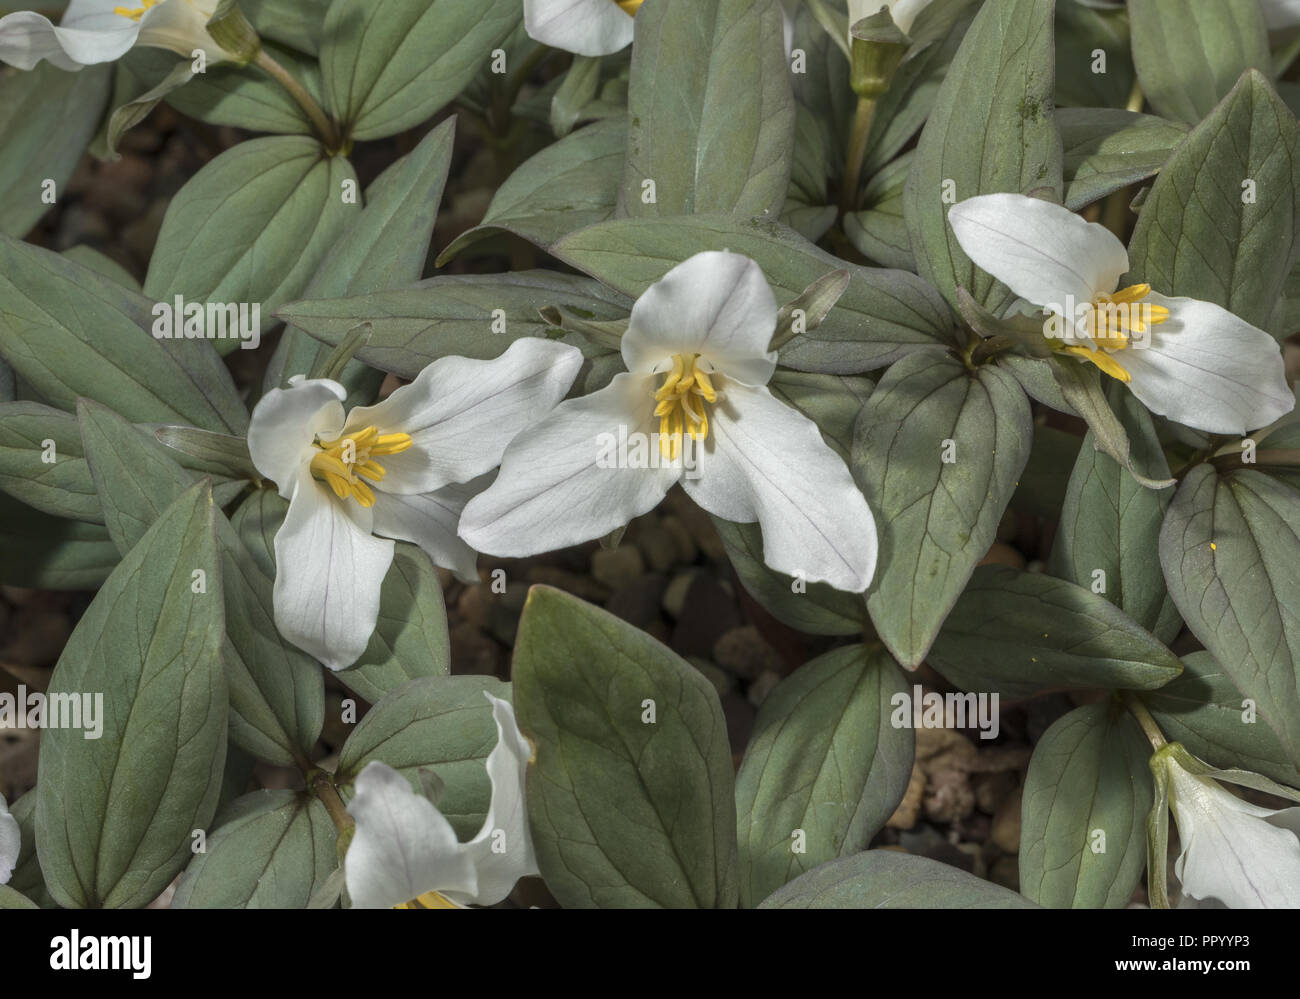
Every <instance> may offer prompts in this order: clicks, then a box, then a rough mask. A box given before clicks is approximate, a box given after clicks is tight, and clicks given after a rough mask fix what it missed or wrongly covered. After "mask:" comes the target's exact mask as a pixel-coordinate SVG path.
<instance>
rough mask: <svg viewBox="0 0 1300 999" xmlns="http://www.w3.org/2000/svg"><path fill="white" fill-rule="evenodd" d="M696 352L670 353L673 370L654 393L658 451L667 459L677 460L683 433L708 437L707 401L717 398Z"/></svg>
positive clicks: (696, 436) (701, 437) (699, 438)
mask: <svg viewBox="0 0 1300 999" xmlns="http://www.w3.org/2000/svg"><path fill="white" fill-rule="evenodd" d="M699 359H700V355H699V354H691V355H690V356H689V357H687V356H686V355H685V354H674V355H673V367H672V370H671V371H669V372H668V374H667V375H666V376H665V377H664V383H663V384H662V385H661V386H659V391H657V392H656V393H655V394H654V399H655V402H656V403H657V405H656V406H655V416H657V417H659V453H660V454H662V455H663V456H664V457H665V458H667V459H668V460H669V461H676V460H677V456H678V454H680V453H681V447H682V434H683V433H685V434H689V435H690V437H691V439H692V440H696V441H702V440H705V439H706V438H707V437H708V436H709V411H708V408H707V405H706V404H707V403H714V402H717V401H718V392H717V390H716V389H715V388H714V387H713V380H712V379H711V378H710V377H709V375H708V373H707V372H706V371H704V370H703V369H702V368H701V367H700V366H699Z"/></svg>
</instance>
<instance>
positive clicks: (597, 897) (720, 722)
mask: <svg viewBox="0 0 1300 999" xmlns="http://www.w3.org/2000/svg"><path fill="white" fill-rule="evenodd" d="M513 672H514V683H515V709H516V711H517V712H518V716H519V726H520V728H521V729H522V731H523V732H524V734H525V735H527V736H528V738H529V739H530V740H531V742H532V743H533V745H534V746H535V747H536V749H535V754H534V762H533V763H531V764H530V765H529V768H528V816H529V823H530V825H531V828H532V834H533V842H534V844H535V846H536V849H537V862H538V866H539V867H540V868H541V872H542V877H543V878H545V879H546V885H547V887H548V888H549V889H550V890H551V893H552V894H553V895H554V896H555V898H556V899H557V900H558V901H559V902H560V904H561V905H563V906H564V907H565V908H570V909H572V908H591V907H597V908H627V907H635V908H643V907H649V908H654V907H663V908H720V909H730V908H734V907H735V905H736V900H737V894H736V892H737V885H736V877H737V874H736V839H735V836H736V803H735V798H734V793H733V777H732V764H731V750H730V748H729V746H728V743H727V726H726V722H725V720H724V719H723V717H722V706H721V705H720V704H719V702H718V695H717V693H716V692H715V691H714V689H713V686H712V684H710V683H709V681H708V680H706V679H705V678H704V676H703V675H702V674H700V673H699V672H697V671H696V670H695V669H694V668H693V667H691V666H690V665H689V664H687V663H686V662H684V661H683V660H682V659H680V658H678V656H677V655H676V654H675V653H673V652H672V651H671V650H669V649H668V648H667V647H666V646H664V645H661V644H660V643H659V642H657V641H655V640H654V639H653V638H651V637H650V636H649V635H647V634H645V633H644V632H642V631H640V630H638V629H636V628H634V627H632V626H631V625H629V624H627V623H625V622H623V621H621V620H619V619H618V618H616V617H614V616H613V615H612V614H609V613H607V612H605V611H603V610H600V609H598V608H596V607H592V606H591V605H590V604H586V603H583V602H582V601H581V600H579V599H577V598H576V597H571V596H569V595H567V594H565V593H562V592H560V591H559V590H553V589H550V588H549V587H545V586H534V587H533V588H532V589H531V590H530V591H529V594H528V601H527V603H526V604H525V605H524V613H523V618H522V620H521V621H520V624H519V635H518V639H517V641H516V644H515V656H514V670H513ZM651 711H653V721H643V719H647V718H650V715H649V712H651Z"/></svg>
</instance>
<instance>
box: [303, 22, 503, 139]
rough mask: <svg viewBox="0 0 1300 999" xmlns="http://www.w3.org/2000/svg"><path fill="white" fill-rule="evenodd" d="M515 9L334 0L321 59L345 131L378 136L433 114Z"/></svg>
mask: <svg viewBox="0 0 1300 999" xmlns="http://www.w3.org/2000/svg"><path fill="white" fill-rule="evenodd" d="M522 13H523V9H522V7H521V6H520V4H519V3H518V2H517V0H334V2H333V3H332V4H330V9H329V13H328V14H327V15H326V17H325V35H324V40H323V42H322V44H321V52H320V61H321V71H322V73H323V74H324V77H325V93H326V96H327V98H328V100H329V103H330V106H331V107H332V108H333V110H334V111H335V113H336V115H337V116H338V117H339V119H340V120H341V122H342V124H343V129H344V133H345V134H347V135H349V136H351V138H353V139H354V140H357V141H362V140H369V139H382V138H384V137H385V136H388V135H396V134H397V133H398V132H404V131H406V130H407V129H408V128H412V127H413V126H415V125H418V124H420V123H421V122H423V121H426V120H427V119H429V118H432V117H433V115H434V113H435V112H436V111H437V110H438V109H439V108H441V107H442V106H443V105H444V104H446V103H448V102H449V101H450V100H451V99H452V98H453V97H455V96H456V95H457V94H459V93H460V92H461V91H462V90H463V89H464V88H465V86H466V85H467V84H468V83H469V82H470V81H471V80H473V79H474V77H475V75H476V74H477V73H478V71H479V69H480V67H481V66H483V65H484V64H485V63H486V62H487V61H488V59H489V56H490V53H491V52H492V50H493V49H495V48H496V47H497V46H498V45H499V44H500V43H501V42H503V41H505V39H506V37H507V36H508V35H509V34H510V32H511V31H513V30H514V28H515V26H516V25H517V24H518V23H519V19H520V17H521V15H522Z"/></svg>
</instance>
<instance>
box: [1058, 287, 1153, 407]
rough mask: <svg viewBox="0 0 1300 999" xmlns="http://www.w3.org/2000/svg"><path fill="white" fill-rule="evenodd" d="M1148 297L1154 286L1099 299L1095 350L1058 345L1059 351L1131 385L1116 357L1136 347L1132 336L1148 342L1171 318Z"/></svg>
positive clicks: (1093, 318) (1094, 321) (1094, 322)
mask: <svg viewBox="0 0 1300 999" xmlns="http://www.w3.org/2000/svg"><path fill="white" fill-rule="evenodd" d="M1149 294H1151V285H1149V284H1134V285H1130V286H1129V287H1127V288H1120V289H1119V290H1118V291H1114V292H1111V293H1110V294H1109V295H1099V296H1097V299H1096V300H1095V301H1094V302H1093V303H1092V313H1091V317H1090V318H1091V326H1092V331H1091V332H1092V344H1093V346H1065V345H1058V349H1060V350H1062V351H1064V352H1065V353H1067V354H1073V355H1074V356H1075V357H1081V358H1083V359H1084V360H1085V361H1088V362H1089V363H1090V364H1095V365H1096V366H1097V367H1098V368H1099V369H1101V370H1102V371H1104V372H1105V373H1106V374H1108V375H1110V376H1111V377H1112V378H1117V379H1119V380H1120V381H1121V382H1126V383H1127V382H1130V381H1132V380H1133V376H1132V375H1131V374H1129V372H1128V371H1127V370H1126V369H1125V368H1124V366H1123V365H1122V364H1121V363H1120V362H1119V361H1118V360H1117V359H1116V358H1115V357H1114V356H1113V355H1114V354H1115V353H1117V352H1119V351H1122V350H1129V349H1131V348H1132V347H1133V344H1132V343H1131V342H1130V341H1131V339H1132V336H1133V334H1138V335H1140V336H1142V339H1143V342H1145V334H1146V333H1147V332H1148V331H1149V329H1150V328H1151V327H1152V326H1159V325H1160V324H1161V323H1163V322H1165V321H1166V320H1168V318H1169V310H1168V309H1167V308H1165V307H1164V306H1162V305H1152V304H1151V303H1150V302H1146V301H1143V300H1144V299H1145V298H1146V297H1147V296H1148V295H1149Z"/></svg>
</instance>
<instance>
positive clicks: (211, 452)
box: [153, 426, 259, 479]
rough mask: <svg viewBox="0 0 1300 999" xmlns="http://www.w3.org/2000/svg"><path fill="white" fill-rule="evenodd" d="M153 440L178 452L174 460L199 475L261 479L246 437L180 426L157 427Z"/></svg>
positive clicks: (174, 455) (173, 457)
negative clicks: (208, 474) (249, 451)
mask: <svg viewBox="0 0 1300 999" xmlns="http://www.w3.org/2000/svg"><path fill="white" fill-rule="evenodd" d="M153 437H154V440H156V441H157V442H158V443H159V444H163V445H165V446H166V447H168V448H170V449H171V450H172V451H174V452H175V453H174V454H172V456H171V457H172V459H173V460H175V461H177V462H179V463H180V464H182V465H184V466H185V467H186V468H190V469H193V470H194V471H196V472H207V473H210V474H212V475H220V476H226V477H229V478H232V479H256V478H259V472H258V471H257V468H256V467H254V465H253V459H252V457H251V456H250V455H249V453H248V439H247V438H245V437H231V436H230V435H229V434H214V433H212V432H211V431H209V430H196V429H195V428H193V427H176V426H161V427H155V428H154V430H153Z"/></svg>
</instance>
